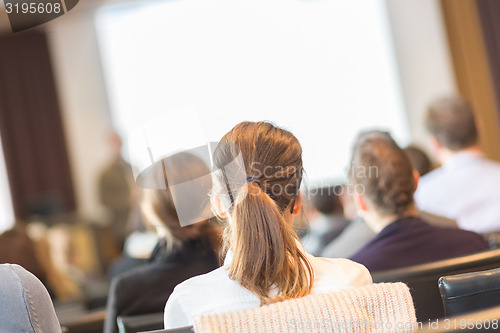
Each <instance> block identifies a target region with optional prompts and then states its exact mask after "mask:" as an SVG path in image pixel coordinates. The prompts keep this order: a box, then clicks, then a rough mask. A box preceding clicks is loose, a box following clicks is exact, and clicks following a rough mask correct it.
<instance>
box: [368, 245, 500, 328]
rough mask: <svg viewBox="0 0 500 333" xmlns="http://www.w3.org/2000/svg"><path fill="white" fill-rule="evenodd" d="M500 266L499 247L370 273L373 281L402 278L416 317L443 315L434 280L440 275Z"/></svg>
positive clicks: (439, 295) (425, 319)
mask: <svg viewBox="0 0 500 333" xmlns="http://www.w3.org/2000/svg"><path fill="white" fill-rule="evenodd" d="M492 268H500V250H492V251H485V252H481V253H476V254H472V255H467V256H463V257H458V258H452V259H446V260H440V261H435V262H432V263H427V264H421V265H415V266H409V267H404V268H398V269H391V270H387V271H382V272H376V273H373V274H372V276H373V282H404V283H405V284H406V285H407V286H408V287H409V288H410V292H411V294H412V297H413V302H414V305H415V311H416V314H417V319H418V321H420V322H427V321H428V320H429V319H430V320H432V319H436V318H442V317H444V315H445V314H444V309H443V304H442V300H441V294H440V292H439V288H438V280H439V278H440V277H441V276H445V275H450V274H459V273H467V272H475V271H480V270H486V269H492Z"/></svg>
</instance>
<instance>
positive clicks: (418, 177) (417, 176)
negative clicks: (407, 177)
mask: <svg viewBox="0 0 500 333" xmlns="http://www.w3.org/2000/svg"><path fill="white" fill-rule="evenodd" d="M413 181H414V182H415V188H414V189H413V192H415V191H416V190H417V188H418V182H419V181H420V174H419V173H418V170H417V169H413Z"/></svg>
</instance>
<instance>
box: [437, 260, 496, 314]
mask: <svg viewBox="0 0 500 333" xmlns="http://www.w3.org/2000/svg"><path fill="white" fill-rule="evenodd" d="M439 291H440V292H441V298H442V300H443V306H444V312H445V314H446V316H457V315H461V314H463V313H467V312H472V311H479V310H483V309H487V308H490V307H492V306H498V305H500V269H498V268H496V269H492V270H488V271H481V272H473V273H464V274H457V275H450V276H444V277H441V278H440V279H439Z"/></svg>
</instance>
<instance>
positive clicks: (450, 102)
mask: <svg viewBox="0 0 500 333" xmlns="http://www.w3.org/2000/svg"><path fill="white" fill-rule="evenodd" d="M425 125H426V127H427V130H428V131H429V132H430V133H431V135H432V136H433V137H434V138H435V139H436V141H437V143H438V144H439V145H440V146H442V147H444V148H446V149H448V150H450V151H452V152H456V151H460V150H463V149H466V148H469V147H472V146H474V145H476V144H477V141H478V130H477V126H476V120H475V117H474V112H473V111H472V108H471V107H470V105H469V104H468V103H467V102H466V101H464V100H463V99H462V98H460V97H448V98H443V99H439V100H437V101H435V102H434V103H432V104H431V105H430V106H429V109H428V110H427V117H426V119H425Z"/></svg>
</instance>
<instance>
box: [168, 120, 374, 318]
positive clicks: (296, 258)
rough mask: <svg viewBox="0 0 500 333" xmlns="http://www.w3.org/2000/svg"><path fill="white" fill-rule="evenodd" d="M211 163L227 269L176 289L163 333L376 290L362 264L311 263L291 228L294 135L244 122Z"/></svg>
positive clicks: (298, 199) (295, 185)
mask: <svg viewBox="0 0 500 333" xmlns="http://www.w3.org/2000/svg"><path fill="white" fill-rule="evenodd" d="M238 157H241V158H242V160H243V161H241V160H240V159H239V158H238ZM213 160H214V166H215V169H216V170H215V171H214V173H213V177H214V184H213V186H214V187H213V192H212V193H213V197H212V200H213V204H214V207H215V210H216V211H217V212H218V214H219V215H220V216H222V217H225V218H227V221H228V225H227V227H226V230H225V232H224V240H225V248H226V249H227V253H226V257H225V260H224V266H223V267H221V268H219V269H216V270H214V271H212V272H210V273H208V274H205V275H201V276H197V277H194V278H191V279H189V280H187V281H185V282H183V283H181V284H180V285H178V286H177V287H176V288H175V290H174V292H173V293H172V295H171V296H170V298H169V299H168V301H167V304H166V306H165V328H174V327H182V326H187V325H190V324H192V322H193V318H194V317H196V316H197V315H201V314H213V313H221V312H227V311H237V310H243V309H251V308H256V307H258V306H260V305H264V304H270V303H274V302H279V301H282V300H285V299H291V298H298V297H302V296H306V295H308V294H311V293H313V294H314V293H327V292H331V291H335V290H339V289H344V288H350V287H358V286H363V285H368V284H371V283H372V280H371V276H370V274H369V273H368V271H367V270H366V268H365V267H363V266H362V265H359V264H356V263H353V262H351V261H349V260H346V259H324V258H316V257H313V256H311V255H309V254H307V253H306V252H305V250H304V249H303V247H302V245H301V243H300V241H299V240H298V236H297V234H296V233H295V231H294V230H293V228H292V223H293V217H294V215H296V214H299V212H300V210H301V205H302V195H301V193H300V191H299V188H300V184H301V181H302V171H303V170H302V148H301V146H300V143H299V142H298V140H297V139H296V138H295V136H293V135H292V134H291V133H290V132H288V131H286V130H284V129H281V128H278V127H276V126H274V125H272V124H270V123H267V122H257V123H254V122H242V123H240V124H238V125H236V126H235V127H234V128H233V129H232V130H231V131H230V132H229V133H227V134H226V135H225V136H224V137H223V138H222V139H221V142H220V143H219V145H218V146H217V148H216V150H215V152H214V156H213ZM234 170H237V171H239V173H238V172H231V171H234ZM241 172H243V175H242V174H241ZM245 180H246V181H245Z"/></svg>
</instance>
